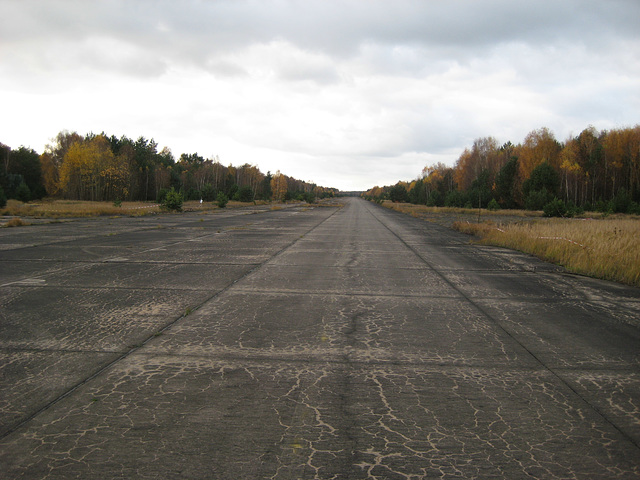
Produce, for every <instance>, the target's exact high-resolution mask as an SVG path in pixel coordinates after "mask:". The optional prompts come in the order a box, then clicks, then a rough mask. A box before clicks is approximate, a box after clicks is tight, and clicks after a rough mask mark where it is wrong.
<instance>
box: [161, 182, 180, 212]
mask: <svg viewBox="0 0 640 480" xmlns="http://www.w3.org/2000/svg"><path fill="white" fill-rule="evenodd" d="M162 206H163V207H164V208H166V209H167V210H174V211H176V212H180V211H182V194H181V193H180V192H176V189H175V188H173V187H172V188H171V190H169V191H168V192H167V194H166V195H165V197H164V201H163V202H162Z"/></svg>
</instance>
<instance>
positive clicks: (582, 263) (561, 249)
mask: <svg viewBox="0 0 640 480" xmlns="http://www.w3.org/2000/svg"><path fill="white" fill-rule="evenodd" d="M454 228H455V229H456V230H458V231H461V232H465V233H470V234H473V235H477V236H478V237H480V239H481V242H482V243H485V244H489V245H497V246H501V247H507V248H513V249H516V250H520V251H522V252H526V253H530V254H532V255H535V256H537V257H538V258H541V259H543V260H546V261H549V262H553V263H556V264H559V265H562V266H563V267H565V268H566V269H567V270H568V271H570V272H574V273H579V274H583V275H588V276H592V277H596V278H602V279H606V280H614V281H617V282H622V283H625V284H628V285H635V286H640V219H636V218H629V217H616V218H606V219H568V218H562V219H560V218H550V219H536V220H534V221H530V222H527V223H524V222H520V223H510V224H507V225H500V226H498V225H495V224H491V223H481V224H477V223H470V222H456V223H455V224H454Z"/></svg>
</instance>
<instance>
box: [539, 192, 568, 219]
mask: <svg viewBox="0 0 640 480" xmlns="http://www.w3.org/2000/svg"><path fill="white" fill-rule="evenodd" d="M543 211H544V216H545V217H564V216H565V214H566V213H567V207H566V206H565V204H564V202H563V201H562V200H560V199H558V198H555V197H554V199H553V200H551V201H550V202H549V203H547V204H546V205H545V206H544V207H543Z"/></svg>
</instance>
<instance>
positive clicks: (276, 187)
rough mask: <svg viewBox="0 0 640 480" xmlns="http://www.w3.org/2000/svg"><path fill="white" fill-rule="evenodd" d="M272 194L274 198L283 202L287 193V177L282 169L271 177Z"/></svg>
mask: <svg viewBox="0 0 640 480" xmlns="http://www.w3.org/2000/svg"><path fill="white" fill-rule="evenodd" d="M271 194H272V195H273V199H274V200H277V201H279V202H282V201H283V200H284V199H285V197H286V195H287V178H286V177H285V176H284V175H283V174H282V173H280V170H278V171H277V172H276V174H275V175H274V176H273V178H272V179H271Z"/></svg>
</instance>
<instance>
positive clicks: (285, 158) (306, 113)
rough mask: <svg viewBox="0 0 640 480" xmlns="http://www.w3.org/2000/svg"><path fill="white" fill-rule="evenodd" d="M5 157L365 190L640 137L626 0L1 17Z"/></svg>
mask: <svg viewBox="0 0 640 480" xmlns="http://www.w3.org/2000/svg"><path fill="white" fill-rule="evenodd" d="M0 6H1V7H2V11H3V14H4V15H3V17H2V19H0V42H2V45H3V47H2V49H0V98H1V99H2V101H3V111H4V112H5V115H4V117H3V119H2V120H0V134H1V135H3V137H2V138H0V141H2V142H4V143H8V144H9V145H12V146H19V145H20V144H26V145H31V146H32V147H34V148H36V149H37V150H42V148H43V147H44V144H45V143H46V142H47V141H48V140H49V139H50V138H51V137H54V136H55V135H56V134H57V132H58V131H60V130H62V129H76V130H78V131H80V132H81V133H86V132H89V131H94V132H97V131H102V130H104V131H106V132H107V133H108V134H115V135H127V136H131V137H137V136H139V135H143V136H145V137H148V138H149V137H154V138H155V139H156V141H157V142H158V143H159V144H160V145H161V146H162V145H168V146H169V147H171V149H172V150H173V151H174V153H175V154H176V156H178V155H179V154H180V153H182V152H190V153H192V152H198V153H200V154H201V155H204V156H213V155H215V154H219V155H220V156H221V160H222V161H223V162H226V163H234V164H242V163H245V162H248V163H253V164H257V165H258V166H259V167H260V168H261V169H262V170H264V171H267V170H271V171H275V170H277V169H280V170H282V171H283V172H285V173H287V174H289V175H292V176H295V177H298V178H301V179H304V180H312V181H315V182H317V183H320V184H324V185H327V186H336V187H340V188H345V189H364V188H368V187H371V186H373V185H375V184H391V183H395V182H396V181H397V180H401V179H405V180H408V179H411V178H414V177H415V176H417V175H418V174H419V173H420V171H421V169H422V167H423V166H424V164H426V163H430V162H435V161H444V162H446V163H452V162H453V161H454V160H455V159H456V158H457V156H458V155H459V154H460V152H461V151H462V149H463V148H464V147H466V146H469V145H471V143H472V142H473V139H474V138H477V137H480V136H489V135H491V136H495V137H497V138H498V140H499V141H501V142H502V141H507V140H511V141H513V142H515V143H517V142H519V141H522V139H523V138H524V136H525V135H526V134H527V133H528V132H529V131H531V130H533V129H536V128H539V127H541V126H547V127H549V128H550V129H551V130H552V131H554V133H556V136H557V137H558V138H559V139H561V140H562V139H564V138H565V137H566V136H567V135H568V134H570V133H574V134H576V133H579V131H580V130H582V129H583V128H585V127H586V126H587V125H589V124H594V125H595V126H596V127H597V128H612V127H615V126H626V125H630V124H635V123H637V122H638V118H637V112H638V111H640V99H639V94H638V93H637V92H639V91H640V80H639V79H640V58H639V54H638V52H640V36H639V35H638V33H637V20H638V18H640V3H639V2H637V1H634V0H612V1H609V2H601V1H598V0H568V1H563V2H557V1H555V0H540V1H536V2H533V1H527V2H513V1H510V0H488V1H483V2H477V1H472V0H452V1H447V2H442V1H411V0H399V1H397V2H393V3H390V2H387V1H383V0H366V1H365V0H347V1H344V2H339V3H338V2H333V1H326V0H322V1H320V0H305V1H300V0H289V1H287V0H273V1H257V0H246V1H230V0H222V1H195V0H194V1H181V2H175V1H168V0H167V1H151V0H148V1H144V0H141V1H136V2H127V1H124V0H117V1H113V0H109V1H107V0H103V1H92V2H81V1H72V0H58V1H47V2H39V1H35V0H23V1H20V2H18V1H12V0H4V1H3V0H0Z"/></svg>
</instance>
